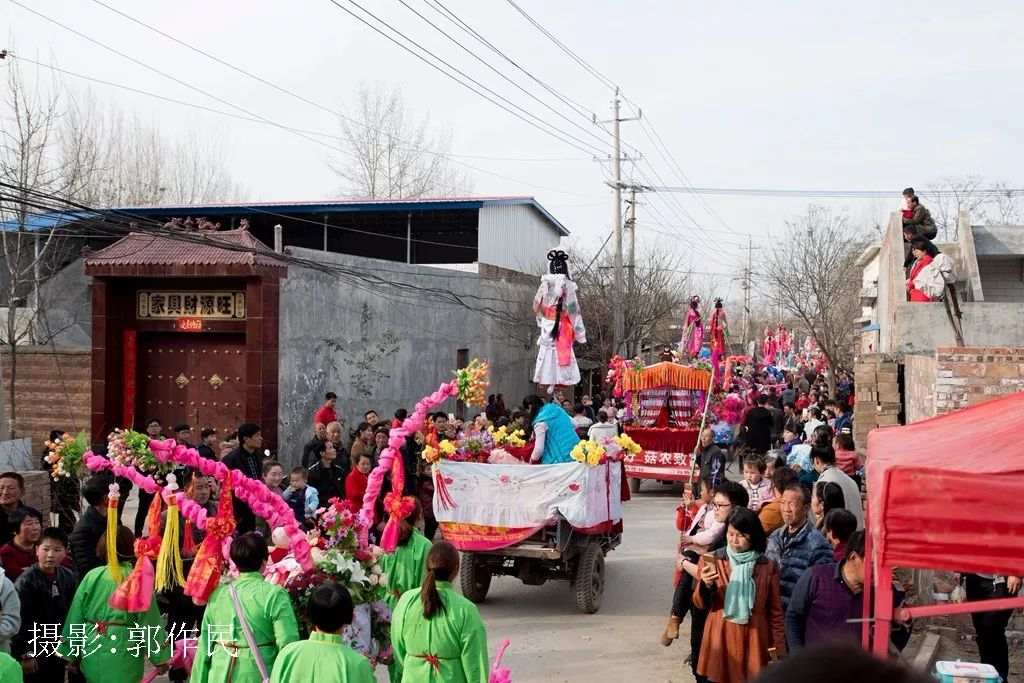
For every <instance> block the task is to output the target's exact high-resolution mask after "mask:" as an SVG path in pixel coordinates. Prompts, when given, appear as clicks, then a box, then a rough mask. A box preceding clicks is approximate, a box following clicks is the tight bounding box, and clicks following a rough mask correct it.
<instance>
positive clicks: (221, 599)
mask: <svg viewBox="0 0 1024 683" xmlns="http://www.w3.org/2000/svg"><path fill="white" fill-rule="evenodd" d="M229 585H233V586H234V587H235V590H236V591H237V592H238V601H239V603H241V605H242V611H243V612H244V613H245V618H246V620H247V621H248V622H249V628H251V629H252V635H253V637H254V638H255V639H256V644H257V645H258V646H259V648H260V653H261V654H262V655H263V663H264V665H265V666H266V667H267V672H268V673H269V672H270V671H272V670H273V669H274V660H275V659H276V658H277V653H278V652H280V651H281V649H282V648H283V647H284V646H286V645H288V644H289V643H294V642H295V641H297V640H298V639H299V627H298V624H297V623H296V621H295V612H294V611H293V610H292V603H291V600H289V599H288V593H287V592H286V591H285V590H284V589H283V588H281V587H280V586H276V585H274V584H272V583H267V582H266V581H264V580H263V576H261V575H260V574H259V572H245V573H242V574H241V575H239V577H238V579H237V580H236V581H235V582H234V583H232V584H223V585H221V586H218V587H217V588H216V589H215V590H214V591H213V594H212V595H211V596H210V602H209V603H208V604H207V605H206V612H205V613H204V614H203V623H202V627H201V633H200V634H199V646H198V647H197V648H196V658H195V662H194V664H193V665H192V676H191V678H190V679H189V680H190V681H192V683H260V681H261V678H260V670H259V668H258V667H257V666H256V660H255V659H253V656H252V653H250V652H249V645H248V644H247V643H246V641H245V633H244V632H243V631H242V627H241V625H240V624H239V621H238V615H237V614H236V613H235V605H234V603H233V602H232V600H231V592H230V591H229V590H228V588H229ZM233 655H234V656H233Z"/></svg>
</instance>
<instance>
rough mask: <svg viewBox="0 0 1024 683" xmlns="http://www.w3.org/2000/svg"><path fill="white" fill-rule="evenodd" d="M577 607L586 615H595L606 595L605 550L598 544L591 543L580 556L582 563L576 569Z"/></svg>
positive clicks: (574, 583)
mask: <svg viewBox="0 0 1024 683" xmlns="http://www.w3.org/2000/svg"><path fill="white" fill-rule="evenodd" d="M573 585H574V587H575V589H576V606H577V607H579V610H580V611H581V612H583V613H584V614H593V613H594V612H596V611H597V610H599V609H601V596H602V595H604V549H603V548H602V547H601V546H600V545H598V544H597V543H591V544H590V545H588V546H587V547H586V549H585V550H584V551H583V554H582V555H580V563H579V566H578V567H577V568H576V580H575V581H574V582H573Z"/></svg>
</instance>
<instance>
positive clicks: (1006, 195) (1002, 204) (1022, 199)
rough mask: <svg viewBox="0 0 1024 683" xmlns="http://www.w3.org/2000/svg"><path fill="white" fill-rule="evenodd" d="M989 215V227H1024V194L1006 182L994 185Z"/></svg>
mask: <svg viewBox="0 0 1024 683" xmlns="http://www.w3.org/2000/svg"><path fill="white" fill-rule="evenodd" d="M992 189H993V190H995V192H993V193H992V195H991V198H990V200H989V206H990V207H991V209H990V211H988V212H986V213H987V218H988V224H989V225H1024V194H1022V193H1020V192H1015V191H1014V188H1013V185H1011V184H1010V183H1008V182H1006V181H1005V180H1003V181H1000V182H998V183H993V185H992Z"/></svg>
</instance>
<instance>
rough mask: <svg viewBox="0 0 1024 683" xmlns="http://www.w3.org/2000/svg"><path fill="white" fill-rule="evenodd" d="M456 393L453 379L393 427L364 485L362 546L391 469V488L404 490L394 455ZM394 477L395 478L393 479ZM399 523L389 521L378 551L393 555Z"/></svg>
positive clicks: (402, 475)
mask: <svg viewBox="0 0 1024 683" xmlns="http://www.w3.org/2000/svg"><path fill="white" fill-rule="evenodd" d="M458 393H459V387H458V379H454V380H452V381H451V382H448V383H447V384H442V385H441V386H440V387H438V389H437V391H435V392H434V393H432V394H431V395H430V396H426V397H424V398H423V399H421V400H420V402H419V403H417V404H416V408H415V409H414V410H413V412H412V414H411V415H409V416H408V417H407V418H405V421H404V422H402V424H400V425H399V426H397V427H392V429H391V432H390V435H389V437H388V447H387V448H385V449H384V451H383V452H382V453H381V454H380V459H379V461H378V463H377V467H376V469H374V470H373V471H372V472H370V479H369V481H368V482H367V484H366V493H365V494H364V495H363V507H362V509H361V510H360V511H359V518H360V519H361V520H362V522H363V525H362V529H363V530H362V532H361V536H362V538H361V539H360V540H361V541H362V542H363V543H364V544H365V543H367V536H368V533H369V528H370V527H371V526H373V507H374V505H375V504H376V502H377V497H378V496H380V489H381V484H382V483H383V482H384V475H385V474H386V473H387V472H389V471H391V469H392V466H394V468H395V470H396V471H395V473H394V474H392V488H393V489H395V490H396V491H398V492H401V490H402V488H403V486H399V485H398V484H404V483H405V469H404V466H403V464H402V459H401V458H397V459H396V458H395V454H396V453H398V452H399V449H400V448H401V447H402V446H404V445H405V440H406V439H407V438H408V437H409V436H411V435H412V434H415V433H416V432H417V431H419V429H420V428H421V427H422V426H423V422H424V420H425V419H426V417H427V412H428V411H430V410H431V409H433V408H436V407H437V406H439V405H441V404H442V403H444V402H445V401H447V400H448V399H449V398H452V397H453V396H457V395H458ZM396 475H397V476H396ZM397 527H398V520H397V519H395V518H394V517H391V519H390V520H389V521H388V525H387V528H385V531H384V534H383V538H382V539H381V544H380V545H381V548H383V549H384V550H385V551H386V552H389V553H390V552H394V550H395V547H396V546H397V545H398V533H397ZM389 530H390V531H391V533H388V531H389Z"/></svg>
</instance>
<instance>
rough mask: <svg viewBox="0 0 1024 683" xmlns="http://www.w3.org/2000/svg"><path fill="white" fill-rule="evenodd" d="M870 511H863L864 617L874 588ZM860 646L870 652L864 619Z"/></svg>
mask: <svg viewBox="0 0 1024 683" xmlns="http://www.w3.org/2000/svg"><path fill="white" fill-rule="evenodd" d="M870 516H871V511H870V510H865V511H864V590H863V591H862V592H863V593H864V595H863V596H861V599H862V600H863V602H864V605H863V609H862V610H861V614H862V615H864V617H870V616H871V614H872V612H871V607H872V598H871V595H872V588H873V587H874V582H873V581H874V576H873V574H874V569H873V568H874V564H875V552H874V548H873V547H872V546H873V545H874V544H873V543H872V542H871V531H870V529H871V527H870V526H868V523H869V522H870ZM860 644H861V647H863V648H864V650H865V651H870V650H871V622H870V621H869V620H868V619H867V618H866V619H865V620H864V623H863V624H861V627H860Z"/></svg>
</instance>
